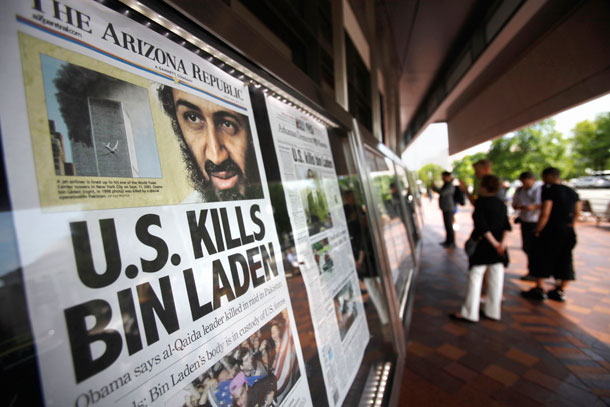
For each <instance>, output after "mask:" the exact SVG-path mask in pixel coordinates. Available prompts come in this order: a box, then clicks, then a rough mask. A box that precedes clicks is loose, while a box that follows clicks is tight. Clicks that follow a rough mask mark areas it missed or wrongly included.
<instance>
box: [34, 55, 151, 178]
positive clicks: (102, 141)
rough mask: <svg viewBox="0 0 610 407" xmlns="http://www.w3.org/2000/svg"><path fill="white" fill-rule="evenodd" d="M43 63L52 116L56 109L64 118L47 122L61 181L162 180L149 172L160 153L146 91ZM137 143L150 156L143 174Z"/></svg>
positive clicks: (69, 66)
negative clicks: (64, 177) (92, 178)
mask: <svg viewBox="0 0 610 407" xmlns="http://www.w3.org/2000/svg"><path fill="white" fill-rule="evenodd" d="M41 60H42V62H43V63H42V65H43V70H46V72H45V73H46V75H45V87H50V88H51V89H52V91H51V92H47V95H49V94H51V95H52V96H53V98H52V99H51V100H47V105H48V110H49V116H52V110H53V108H54V107H55V108H56V110H57V111H58V112H59V114H60V118H57V117H54V118H55V120H50V121H49V125H50V129H49V130H50V132H51V135H52V146H53V156H54V157H53V158H54V160H55V164H56V165H55V168H56V174H57V175H77V176H99V177H122V178H134V177H155V176H160V174H158V173H157V174H155V173H151V172H158V171H150V170H149V169H150V168H151V165H150V164H151V161H153V164H154V158H155V156H156V161H157V163H158V153H157V151H156V142H155V141H156V139H155V136H154V128H153V125H152V114H151V111H150V102H149V95H148V90H147V89H146V88H143V87H140V86H136V85H133V84H131V83H128V82H125V81H122V80H119V79H117V78H114V77H112V76H108V75H105V74H102V73H100V72H97V71H93V70H91V69H87V68H84V67H81V66H78V65H74V64H71V63H68V62H65V61H60V60H57V59H55V58H51V57H48V56H45V55H43V56H42V58H41ZM48 99H49V98H48ZM59 125H62V126H63V127H64V129H65V130H64V131H65V133H66V134H67V138H63V137H62V136H61V133H62V132H60V131H59V129H58V128H59ZM57 134H59V136H57ZM62 139H63V140H62ZM138 139H139V140H140V143H139V144H140V149H142V148H145V149H146V150H149V151H144V152H143V153H142V155H143V156H145V158H144V162H145V164H148V166H147V168H146V169H145V171H144V173H143V171H142V169H141V165H139V158H140V157H139V154H138V151H139V148H138ZM151 141H152V143H151ZM151 144H152V149H153V150H154V151H150V149H151ZM68 151H69V152H70V154H69V153H68ZM150 153H153V154H150ZM68 155H71V157H70V159H68V157H67V156H68ZM151 156H152V158H151ZM70 161H71V163H70ZM140 161H142V159H141V158H140ZM60 162H63V163H64V164H63V166H62V165H61V164H60ZM62 167H63V168H62ZM66 169H68V171H66ZM153 169H154V168H153Z"/></svg>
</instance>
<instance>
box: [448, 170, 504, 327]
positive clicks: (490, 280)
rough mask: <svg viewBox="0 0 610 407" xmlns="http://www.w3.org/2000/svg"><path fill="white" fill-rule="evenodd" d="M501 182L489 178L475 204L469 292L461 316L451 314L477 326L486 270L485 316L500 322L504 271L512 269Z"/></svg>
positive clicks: (485, 180)
mask: <svg viewBox="0 0 610 407" xmlns="http://www.w3.org/2000/svg"><path fill="white" fill-rule="evenodd" d="M499 188H500V180H499V179H498V177H496V176H495V175H486V176H484V177H483V179H482V180H481V185H480V186H479V197H478V199H477V200H476V202H475V204H474V213H473V214H472V219H473V221H474V230H473V231H472V235H471V239H474V240H476V241H477V242H478V243H477V247H476V250H475V251H474V253H473V254H472V255H471V256H470V257H469V258H468V261H469V263H470V272H469V274H468V291H467V292H466V299H465V300H464V304H463V305H462V308H461V310H460V312H459V313H457V314H451V315H450V316H451V318H452V319H456V320H460V321H466V322H476V321H478V320H479V305H480V302H481V284H482V282H483V276H484V274H485V270H486V269H487V270H489V271H488V276H487V279H486V280H487V281H486V283H487V284H486V293H487V298H486V300H485V305H484V310H483V316H485V317H487V318H490V319H495V320H499V319H500V317H501V310H500V308H501V305H502V289H503V286H504V267H505V266H508V253H507V251H506V246H505V245H504V244H503V243H502V241H503V240H504V234H505V233H506V231H507V230H511V227H510V222H509V221H508V216H507V215H506V213H507V212H506V205H505V204H504V202H502V200H501V199H499V198H498V197H497V194H498V190H499Z"/></svg>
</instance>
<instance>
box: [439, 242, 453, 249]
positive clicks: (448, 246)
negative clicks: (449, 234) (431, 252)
mask: <svg viewBox="0 0 610 407" xmlns="http://www.w3.org/2000/svg"><path fill="white" fill-rule="evenodd" d="M441 246H443V247H444V248H445V249H455V243H442V244H441Z"/></svg>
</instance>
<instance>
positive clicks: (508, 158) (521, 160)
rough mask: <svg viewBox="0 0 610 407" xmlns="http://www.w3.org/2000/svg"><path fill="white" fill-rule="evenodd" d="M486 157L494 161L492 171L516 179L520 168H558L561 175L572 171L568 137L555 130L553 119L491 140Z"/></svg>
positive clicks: (526, 169)
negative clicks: (568, 151) (566, 138)
mask: <svg viewBox="0 0 610 407" xmlns="http://www.w3.org/2000/svg"><path fill="white" fill-rule="evenodd" d="M487 157H488V158H489V159H490V160H491V162H492V163H493V172H494V174H496V175H497V176H498V177H500V178H502V179H506V180H515V179H518V178H519V174H521V173H522V172H523V171H531V172H533V173H534V174H536V175H539V174H540V173H541V172H542V170H543V169H544V168H546V167H556V168H558V169H559V170H560V171H561V172H562V175H563V176H564V177H565V176H569V175H571V174H572V173H573V163H572V160H571V159H570V157H569V155H568V153H567V140H565V139H564V138H563V136H562V134H561V133H560V132H558V131H557V130H555V120H553V119H546V120H543V121H541V122H538V123H536V124H534V125H532V126H529V127H526V128H524V129H521V130H519V131H517V132H515V133H513V134H508V135H506V136H504V137H502V138H499V139H496V140H494V141H493V142H492V143H491V147H490V149H489V153H488V155H487Z"/></svg>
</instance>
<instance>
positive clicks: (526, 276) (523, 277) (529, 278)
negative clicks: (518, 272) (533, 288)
mask: <svg viewBox="0 0 610 407" xmlns="http://www.w3.org/2000/svg"><path fill="white" fill-rule="evenodd" d="M521 281H536V277H534V276H532V275H531V274H527V275H525V276H521Z"/></svg>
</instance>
